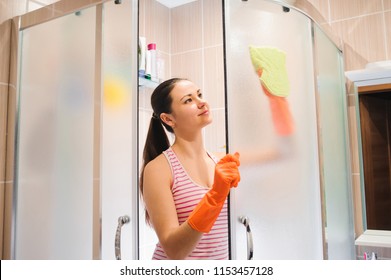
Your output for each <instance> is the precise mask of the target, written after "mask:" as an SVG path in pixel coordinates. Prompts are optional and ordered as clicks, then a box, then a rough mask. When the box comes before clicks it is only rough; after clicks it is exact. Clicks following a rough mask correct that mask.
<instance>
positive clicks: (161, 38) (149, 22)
mask: <svg viewBox="0 0 391 280" xmlns="http://www.w3.org/2000/svg"><path fill="white" fill-rule="evenodd" d="M140 2H142V1H140ZM144 2H145V3H143V5H144V9H145V12H144V21H145V22H144V27H145V33H144V36H145V37H146V43H147V44H149V43H155V44H156V48H157V50H159V51H162V52H165V53H169V52H170V33H169V32H170V28H169V27H170V10H169V9H168V8H167V7H166V6H164V5H162V4H160V3H158V2H156V1H154V0H145V1H144Z"/></svg>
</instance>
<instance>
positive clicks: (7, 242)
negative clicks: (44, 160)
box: [2, 182, 13, 260]
mask: <svg viewBox="0 0 391 280" xmlns="http://www.w3.org/2000/svg"><path fill="white" fill-rule="evenodd" d="M4 190H5V192H4V197H5V198H4V201H5V203H4V225H11V223H12V208H13V205H12V203H13V200H12V198H13V182H6V183H5V188H4ZM3 239H4V240H3V256H2V257H3V259H5V260H9V259H11V240H12V231H11V227H5V228H4V231H3Z"/></svg>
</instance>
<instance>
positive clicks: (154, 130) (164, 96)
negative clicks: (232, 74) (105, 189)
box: [140, 78, 185, 222]
mask: <svg viewBox="0 0 391 280" xmlns="http://www.w3.org/2000/svg"><path fill="white" fill-rule="evenodd" d="M182 80H185V79H182V78H172V79H169V80H166V81H164V82H162V83H161V84H160V85H158V86H157V87H156V89H155V90H154V91H153V93H152V96H151V105H152V109H153V115H152V117H151V122H150V124H149V129H148V134H147V139H146V141H145V146H144V151H143V165H142V167H141V174H140V193H141V195H142V194H143V190H144V188H143V187H144V185H143V182H144V178H143V177H144V169H145V166H146V165H147V164H148V163H149V162H150V161H151V160H153V159H155V158H156V157H157V156H158V155H160V154H161V153H162V152H163V151H165V150H167V149H168V148H169V147H170V141H169V140H168V137H167V134H166V132H165V129H166V130H167V131H169V132H171V133H173V132H174V131H173V130H172V128H171V127H170V126H169V125H167V124H165V123H164V122H163V121H162V120H161V119H160V114H161V113H167V114H170V113H171V105H172V97H171V95H170V93H171V91H172V89H173V88H174V87H175V85H176V83H178V82H180V81H182ZM164 128H165V129H164ZM145 217H146V221H147V222H149V216H148V213H147V212H146V213H145Z"/></svg>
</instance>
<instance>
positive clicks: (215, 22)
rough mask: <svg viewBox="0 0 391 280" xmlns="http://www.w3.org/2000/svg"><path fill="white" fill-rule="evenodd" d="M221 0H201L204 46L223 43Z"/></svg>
mask: <svg viewBox="0 0 391 280" xmlns="http://www.w3.org/2000/svg"><path fill="white" fill-rule="evenodd" d="M222 10H223V7H222V1H221V0H203V8H202V11H203V33H204V47H208V46H215V45H220V44H222V43H223V15H222Z"/></svg>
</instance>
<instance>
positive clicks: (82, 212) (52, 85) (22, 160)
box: [15, 7, 96, 259]
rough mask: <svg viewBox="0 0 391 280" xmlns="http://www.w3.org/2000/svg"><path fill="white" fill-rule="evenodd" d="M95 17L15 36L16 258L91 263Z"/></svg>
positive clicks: (72, 18)
mask: <svg viewBox="0 0 391 280" xmlns="http://www.w3.org/2000/svg"><path fill="white" fill-rule="evenodd" d="M95 15H96V9H95V7H93V8H89V9H86V10H83V11H81V12H78V13H76V14H70V15H67V16H64V17H61V18H58V19H56V20H53V21H50V22H47V23H44V24H40V25H37V26H34V27H31V28H28V29H26V30H24V31H23V32H22V37H21V38H22V40H23V42H22V49H21V61H22V63H21V70H20V84H19V101H20V104H19V137H18V143H17V147H18V154H17V156H18V158H17V186H16V187H17V197H16V200H17V206H16V207H17V208H16V225H15V226H16V233H15V258H16V259H91V258H92V236H93V233H92V214H93V213H92V190H93V180H94V178H93V168H92V167H93V122H94V115H93V113H94V111H93V104H94V102H93V100H94V99H93V96H94V78H95V76H94V74H95V70H94V68H95ZM80 46H83V47H82V48H81V47H80Z"/></svg>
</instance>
